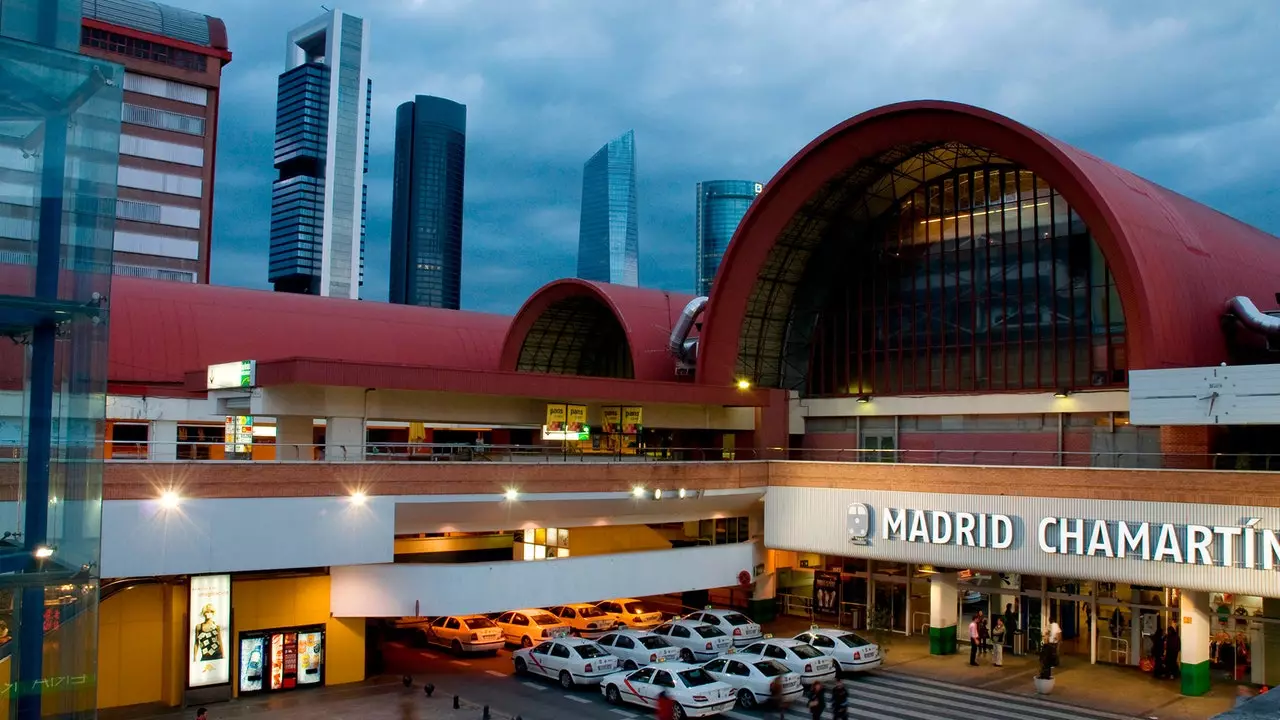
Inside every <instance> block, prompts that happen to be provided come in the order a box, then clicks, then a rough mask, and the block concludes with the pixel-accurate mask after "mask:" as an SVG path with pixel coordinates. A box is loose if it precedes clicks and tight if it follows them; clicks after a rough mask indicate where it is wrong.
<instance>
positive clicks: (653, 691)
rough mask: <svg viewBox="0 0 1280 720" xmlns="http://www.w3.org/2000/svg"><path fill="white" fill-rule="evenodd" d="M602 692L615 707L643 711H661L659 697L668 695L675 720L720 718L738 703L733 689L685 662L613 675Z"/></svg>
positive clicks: (608, 678) (601, 689)
mask: <svg viewBox="0 0 1280 720" xmlns="http://www.w3.org/2000/svg"><path fill="white" fill-rule="evenodd" d="M600 692H601V693H603V694H604V698H605V700H607V701H608V702H609V703H611V704H613V705H619V704H622V703H628V704H631V705H639V706H641V707H644V708H656V707H658V696H659V695H661V694H662V693H664V692H665V693H666V694H667V696H668V697H670V698H671V700H672V701H673V702H674V703H675V717H676V720H684V718H698V717H711V716H713V715H719V714H721V713H724V712H728V711H729V710H732V709H733V705H734V703H735V702H737V691H736V690H734V688H733V686H731V685H729V684H728V683H723V682H720V681H719V680H716V679H715V678H714V677H713V676H712V675H711V673H709V672H707V671H706V669H704V668H703V667H702V666H700V665H691V664H688V663H682V662H666V663H653V664H652V665H646V666H644V667H642V668H640V669H639V670H623V671H622V672H619V673H614V674H612V675H610V676H608V677H606V678H605V679H604V680H602V681H601V683H600Z"/></svg>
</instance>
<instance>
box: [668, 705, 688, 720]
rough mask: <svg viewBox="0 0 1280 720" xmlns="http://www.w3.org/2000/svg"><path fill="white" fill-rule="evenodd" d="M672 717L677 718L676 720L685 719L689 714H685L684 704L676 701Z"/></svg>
mask: <svg viewBox="0 0 1280 720" xmlns="http://www.w3.org/2000/svg"><path fill="white" fill-rule="evenodd" d="M671 717H673V718H675V720H685V718H686V717H688V715H685V713H684V706H683V705H681V704H680V703H676V704H675V708H674V710H673V712H672V713H671Z"/></svg>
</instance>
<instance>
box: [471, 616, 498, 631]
mask: <svg viewBox="0 0 1280 720" xmlns="http://www.w3.org/2000/svg"><path fill="white" fill-rule="evenodd" d="M463 622H465V623H466V624H467V627H469V628H471V629H472V630H479V629H481V628H491V627H497V625H494V624H493V621H492V620H490V619H489V618H487V617H480V616H476V617H469V618H467V619H466V620H464V621H463Z"/></svg>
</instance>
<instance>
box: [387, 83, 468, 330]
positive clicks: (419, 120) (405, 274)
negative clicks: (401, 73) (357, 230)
mask: <svg viewBox="0 0 1280 720" xmlns="http://www.w3.org/2000/svg"><path fill="white" fill-rule="evenodd" d="M466 157H467V106H466V105H461V104H459V103H456V102H453V101H452V100H445V99H444V98H438V97H432V96H430V95H418V96H417V97H415V98H414V99H413V101H412V102H407V103H405V104H403V105H401V106H400V107H399V108H398V109H396V159H395V185H394V188H393V190H392V206H391V293H390V298H389V299H390V300H391V302H393V303H399V304H401V305H424V306H427V307H439V308H449V309H452V310H457V309H458V303H459V301H460V300H461V297H462V180H463V173H464V170H465V168H466Z"/></svg>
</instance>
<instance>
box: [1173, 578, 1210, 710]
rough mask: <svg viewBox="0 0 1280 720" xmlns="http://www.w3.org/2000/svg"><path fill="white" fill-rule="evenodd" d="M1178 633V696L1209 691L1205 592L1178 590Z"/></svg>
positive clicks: (1207, 597) (1207, 625)
mask: <svg viewBox="0 0 1280 720" xmlns="http://www.w3.org/2000/svg"><path fill="white" fill-rule="evenodd" d="M1178 615H1179V617H1180V618H1181V620H1180V622H1179V623H1178V633H1179V634H1180V635H1181V640H1182V659H1181V662H1182V694H1183V695H1193V696H1196V695H1204V694H1205V693H1207V692H1209V618H1210V611H1209V593H1206V592H1193V591H1191V590H1183V591H1182V599H1181V601H1180V608H1179V611H1178Z"/></svg>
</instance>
